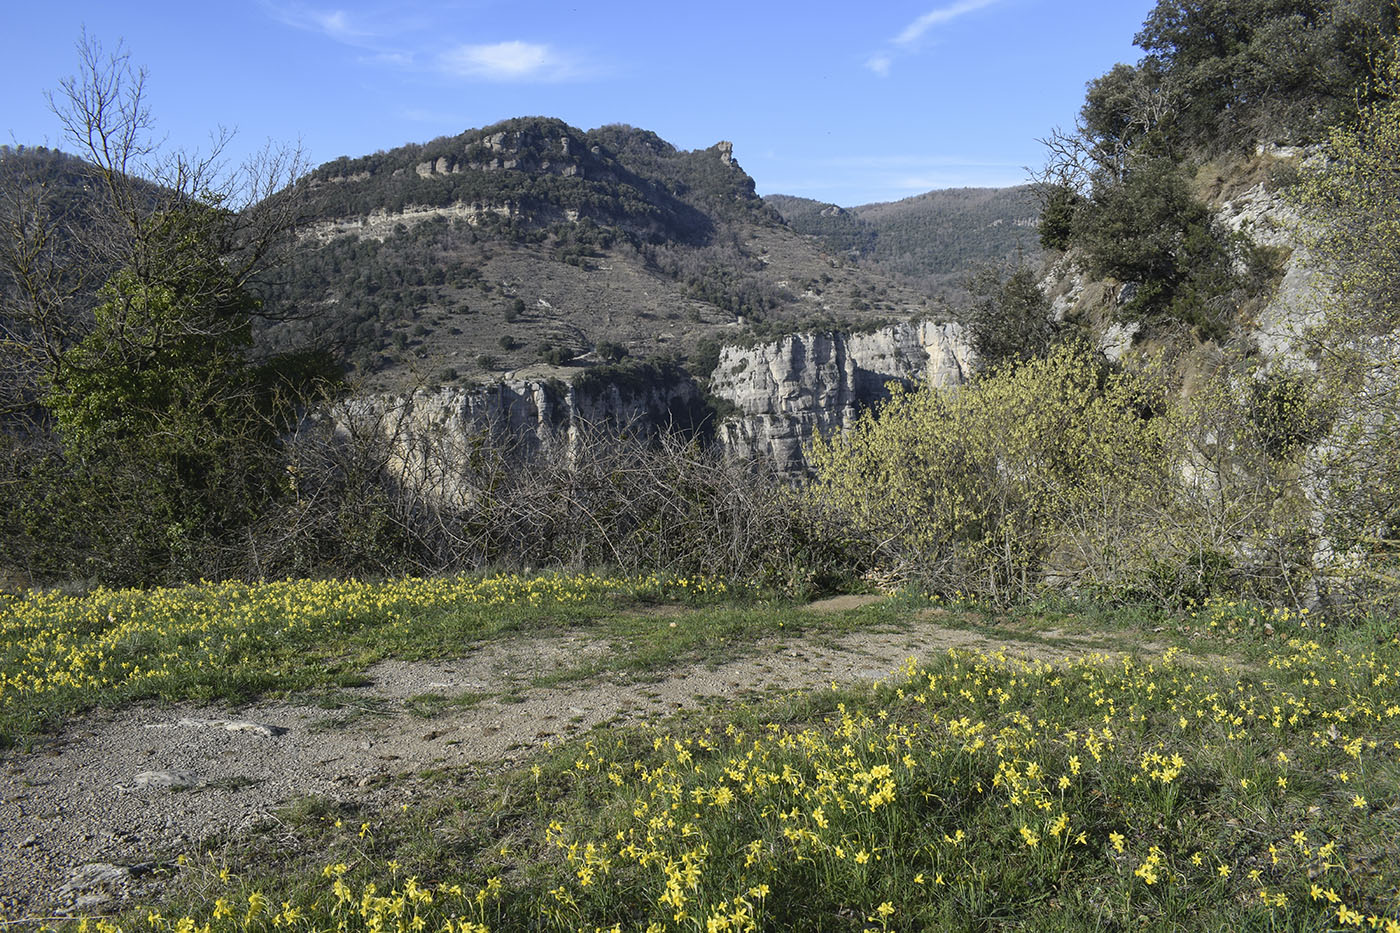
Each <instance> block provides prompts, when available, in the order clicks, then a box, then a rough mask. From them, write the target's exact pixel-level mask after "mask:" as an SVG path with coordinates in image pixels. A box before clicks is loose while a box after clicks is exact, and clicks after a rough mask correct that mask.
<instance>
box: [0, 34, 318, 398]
mask: <svg viewBox="0 0 1400 933" xmlns="http://www.w3.org/2000/svg"><path fill="white" fill-rule="evenodd" d="M78 56H79V69H78V72H77V74H75V75H73V76H70V77H68V78H65V79H63V80H62V81H61V82H60V84H59V88H58V90H57V91H55V92H53V93H51V94H49V105H50V108H51V109H52V110H53V112H54V114H55V115H56V116H57V117H58V119H59V122H60V125H61V127H62V130H63V141H64V144H65V146H66V147H68V148H71V149H72V151H73V154H74V155H76V156H77V157H78V160H80V161H77V162H74V163H72V164H71V165H70V169H71V173H72V174H76V175H78V176H81V177H80V178H79V179H77V180H75V184H78V185H81V187H82V189H83V190H82V192H81V196H80V198H77V199H75V198H74V197H73V196H72V195H73V192H71V191H69V192H66V194H67V195H68V196H67V197H63V196H62V195H64V194H65V192H60V191H57V190H56V186H54V185H52V184H48V183H46V181H45V179H43V178H40V177H35V174H36V172H31V171H28V170H27V168H26V164H25V163H26V159H25V158H24V157H23V155H24V154H23V152H22V151H18V150H17V151H11V152H9V153H8V154H7V155H6V159H5V161H10V160H13V162H12V163H11V164H10V165H9V166H5V169H6V170H5V171H3V172H0V239H2V240H3V241H2V242H0V349H3V351H4V353H3V356H4V359H5V361H6V362H5V366H4V372H3V374H0V375H3V377H4V380H5V387H6V391H5V392H4V394H3V395H0V406H5V407H6V408H9V409H13V408H14V407H15V406H17V405H21V404H24V400H25V399H28V398H30V397H31V396H32V394H33V389H34V385H35V383H36V381H37V380H39V379H41V378H42V377H43V375H44V374H45V373H52V372H53V371H54V369H55V368H56V366H57V365H58V363H59V360H60V357H61V356H62V354H63V352H64V350H65V349H66V348H67V347H69V346H71V345H72V344H73V342H74V341H75V340H77V339H79V338H80V337H81V336H82V335H83V333H84V332H85V331H86V329H87V328H88V327H89V326H90V319H89V312H90V310H91V308H92V306H93V304H94V303H95V300H94V296H95V295H96V293H97V292H98V291H99V290H100V289H101V287H102V285H103V283H104V282H105V281H106V280H107V279H108V278H109V277H110V276H111V275H112V274H113V272H115V271H116V270H118V269H124V270H127V271H128V272H129V273H130V275H131V276H132V277H134V278H135V279H136V280H137V281H139V282H142V283H143V284H153V283H170V282H178V283H180V287H181V288H183V289H186V290H189V289H193V290H194V292H193V293H186V294H185V295H184V296H183V298H184V300H185V302H186V303H187V304H188V305H189V306H192V307H193V306H210V307H217V306H218V305H219V304H220V303H221V301H222V300H224V299H225V298H226V295H223V294H215V293H212V291H211V293H209V294H201V293H199V291H198V290H199V289H207V290H216V289H217V290H222V291H224V292H228V291H236V290H242V289H246V288H248V287H250V286H251V285H252V284H253V283H254V282H255V280H256V279H257V277H258V276H260V275H263V274H265V273H266V272H267V271H268V270H269V269H270V268H272V267H274V266H276V265H278V264H279V263H280V262H281V261H282V260H283V259H284V258H285V257H286V255H287V253H288V251H289V249H290V248H291V246H292V245H293V244H294V234H295V231H296V228H297V226H298V223H299V222H300V220H301V211H302V209H303V206H302V203H301V200H300V198H299V197H298V195H297V193H296V192H297V189H296V187H295V184H294V183H295V182H296V180H297V179H298V177H299V176H300V175H301V174H302V173H303V172H304V170H305V168H306V163H305V159H304V157H303V155H302V153H301V152H300V151H299V150H298V149H289V148H278V147H275V146H272V145H270V144H269V145H268V146H267V147H265V148H263V149H262V150H261V151H260V152H258V153H256V154H255V155H253V156H252V157H251V158H249V159H247V160H246V161H244V162H242V164H239V165H237V166H235V167H232V168H230V167H229V165H228V159H227V157H226V154H227V152H228V150H229V147H230V144H231V142H232V140H233V135H232V133H230V132H229V131H227V130H224V129H220V130H218V131H216V132H215V133H214V134H213V136H212V138H211V145H210V147H209V149H208V151H207V152H203V153H190V152H183V151H167V150H166V149H165V148H164V147H163V145H162V140H161V139H160V138H159V137H157V135H156V128H155V121H154V119H153V117H152V116H151V112H150V108H149V106H148V103H147V97H148V93H147V74H146V71H145V69H142V68H135V67H133V66H132V64H131V62H130V57H129V54H128V53H127V51H126V50H125V49H124V48H123V47H121V46H120V45H119V46H118V47H117V48H116V50H115V51H113V52H110V53H109V52H107V51H105V50H104V49H103V47H102V44H101V43H100V42H99V41H98V40H97V39H95V38H92V37H90V36H88V35H86V34H84V35H83V37H82V38H81V40H80V41H79V43H78ZM37 168H39V169H42V168H44V166H37ZM172 225H173V226H175V227H178V228H179V232H178V233H177V234H173V233H172V229H173V227H172ZM191 236H193V237H196V238H198V240H199V241H200V243H201V249H200V250H191V249H189V246H188V241H189V237H191ZM209 256H212V257H214V258H215V259H216V260H217V261H218V263H219V264H220V265H221V268H222V273H223V274H221V275H219V276H201V275H199V274H197V273H198V272H199V271H200V270H198V269H194V268H191V267H190V266H191V263H192V262H199V261H204V260H205V259H207V258H208V257H209ZM254 311H255V313H258V314H264V315H267V314H271V313H273V312H271V311H269V310H268V309H263V308H255V309H254ZM118 323H119V324H120V322H118ZM183 326H184V327H186V328H188V329H190V330H191V331H192V332H194V333H207V334H209V335H211V336H212V335H214V333H215V332H217V330H218V329H219V328H222V327H236V326H240V324H239V322H238V321H236V320H232V319H222V320H221V319H220V318H219V317H218V316H217V315H213V316H205V317H195V316H191V317H189V318H188V319H187V320H185V321H184V323H183ZM124 336H125V334H124V333H123V329H122V328H121V327H120V326H118V328H117V329H116V332H115V334H114V337H115V339H116V340H117V341H118V342H120V341H121V340H122V339H123V338H124Z"/></svg>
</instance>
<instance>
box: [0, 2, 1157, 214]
mask: <svg viewBox="0 0 1400 933" xmlns="http://www.w3.org/2000/svg"><path fill="white" fill-rule="evenodd" d="M1153 6H1154V3H1153V2H1152V0H878V2H865V3H860V2H822V0H812V2H805V3H793V2H786V0H782V2H765V0H748V2H735V0H706V2H696V3H664V2H658V3H645V2H635V0H578V2H571V0H563V2H547V0H536V2H530V0H438V2H431V3H427V2H419V0H407V2H398V3H380V2H371V0H340V2H337V0H308V2H304V3H303V2H293V0H248V2H242V0H224V2H213V3H199V2H194V3H191V2H188V0H183V2H180V3H165V2H139V0H135V2H111V0H106V2H92V0H64V2H61V3H52V4H50V3H25V4H18V3H12V4H7V5H6V10H5V12H4V13H3V14H0V60H3V61H5V63H6V66H7V67H6V79H5V81H4V82H3V85H2V86H0V138H3V140H4V141H6V142H10V143H21V144H31V145H42V144H47V145H58V146H60V147H61V148H71V146H67V145H65V144H64V143H63V141H62V139H61V138H60V136H59V131H58V127H57V122H56V120H55V119H54V117H53V116H52V114H50V113H49V112H48V111H47V107H46V104H45V101H44V91H45V90H49V89H53V88H56V87H57V86H58V83H59V80H60V79H61V78H63V77H64V76H66V75H69V74H72V73H73V72H74V71H75V69H76V67H77V61H78V59H77V55H76V53H75V51H74V44H75V42H76V41H77V39H78V37H79V35H80V33H81V30H82V29H83V28H84V27H86V29H87V31H88V33H89V34H90V35H92V36H95V37H97V38H98V39H100V40H101V41H102V42H103V43H104V45H105V46H107V47H108V48H111V47H114V46H115V45H116V43H117V42H118V41H122V42H124V43H125V46H126V48H127V50H128V51H129V52H130V55H131V60H132V62H133V63H136V64H140V65H144V66H145V67H146V68H147V70H148V71H149V75H150V77H149V84H148V88H149V102H150V105H151V109H152V111H153V113H154V115H155V117H156V119H157V121H158V123H159V127H160V130H161V132H162V133H163V134H164V135H165V137H166V140H167V144H168V145H170V146H175V147H180V148H185V149H198V148H200V147H203V146H207V142H208V137H209V132H210V130H212V129H214V128H216V127H218V126H225V127H229V128H232V129H236V131H237V139H236V143H235V147H234V150H233V152H234V154H235V155H237V154H240V153H242V152H245V151H251V150H253V149H255V148H259V147H261V146H262V145H264V144H265V143H266V142H267V141H268V140H272V141H274V142H280V143H293V144H295V143H298V142H299V143H300V144H301V145H302V147H303V148H304V149H305V151H306V154H307V155H308V157H309V158H310V160H311V162H312V164H320V163H321V162H324V161H327V160H329V159H333V158H336V157H337V156H341V155H349V156H358V155H364V154H367V153H370V152H374V151H376V150H379V149H391V148H393V147H394V146H397V145H400V144H402V143H406V142H424V141H427V140H429V139H433V138H435V137H438V136H445V135H455V134H457V133H460V132H462V131H463V130H465V129H467V128H470V127H478V126H484V125H487V124H489V123H493V122H496V121H497V120H502V119H506V118H508V117H513V116H523V115H545V116H554V117H559V118H561V119H563V120H565V121H566V122H568V123H570V124H572V125H574V126H577V127H579V128H581V129H590V128H592V127H595V126H600V125H603V124H608V123H628V124H631V125H633V126H638V127H644V128H646V129H649V130H653V131H655V132H656V133H658V134H659V135H660V136H662V137H663V138H665V139H667V140H669V141H670V142H672V143H674V144H675V145H677V146H679V147H680V148H682V149H695V148H704V147H707V146H710V145H713V144H714V143H716V142H718V141H719V140H721V139H727V140H730V141H732V142H733V143H734V155H735V158H736V159H737V160H738V161H739V163H740V164H741V165H742V166H743V167H744V168H745V169H746V170H747V171H748V172H749V174H750V175H752V176H753V177H754V179H755V180H756V181H757V183H758V190H759V192H760V193H761V194H773V193H784V194H798V195H803V196H806V197H811V198H817V199H820V200H823V201H832V202H835V203H838V204H843V205H847V206H851V205H856V204H863V203H869V202H872V201H890V200H896V199H899V198H903V197H908V196H911V195H914V194H918V193H921V192H923V191H927V190H930V189H933V188H947V187H962V186H991V185H1010V184H1017V183H1020V182H1021V181H1023V180H1024V179H1025V171H1024V167H1025V166H1027V165H1037V164H1039V162H1040V161H1041V151H1040V147H1039V146H1038V145H1037V143H1036V142H1035V140H1036V138H1037V137H1041V136H1044V135H1046V133H1047V132H1048V131H1049V130H1050V129H1052V128H1053V127H1055V126H1057V125H1059V126H1067V125H1069V124H1070V123H1071V122H1072V121H1073V119H1074V114H1075V112H1076V111H1077V110H1078V108H1079V106H1080V104H1081V103H1082V101H1083V95H1084V85H1085V82H1086V81H1088V80H1090V79H1092V78H1094V77H1096V76H1097V75H1099V74H1102V73H1103V72H1104V71H1106V70H1107V69H1108V68H1110V67H1111V66H1112V65H1113V64H1114V63H1115V62H1118V61H1136V59H1137V58H1138V55H1139V54H1140V53H1139V50H1137V49H1135V48H1134V47H1133V45H1132V37H1133V35H1134V34H1135V33H1136V32H1137V29H1138V27H1139V26H1140V25H1141V23H1142V20H1143V19H1144V18H1145V17H1146V15H1147V13H1148V11H1149V10H1150V9H1151V8H1152V7H1153Z"/></svg>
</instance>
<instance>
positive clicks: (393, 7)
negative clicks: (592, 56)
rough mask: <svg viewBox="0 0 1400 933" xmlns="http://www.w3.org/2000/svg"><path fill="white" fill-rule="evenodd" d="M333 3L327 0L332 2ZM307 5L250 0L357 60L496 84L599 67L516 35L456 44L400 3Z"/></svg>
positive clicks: (293, 0) (575, 74)
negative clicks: (341, 47) (346, 49)
mask: <svg viewBox="0 0 1400 933" xmlns="http://www.w3.org/2000/svg"><path fill="white" fill-rule="evenodd" d="M332 2H335V0H332ZM341 2H344V3H345V4H346V7H347V8H348V9H347V8H341V7H339V6H337V7H322V6H313V5H311V4H309V3H306V2H302V0H258V4H259V6H261V7H262V9H263V11H264V12H265V13H266V14H267V15H268V16H269V17H271V18H272V19H274V20H276V21H277V22H279V23H281V24H283V25H284V26H289V27H291V28H294V29H300V30H304V31H306V32H310V33H314V34H316V35H319V36H323V37H325V38H327V39H330V40H332V41H334V42H338V43H340V44H342V45H346V46H349V47H351V48H354V49H357V50H359V51H360V52H361V54H360V55H359V56H358V57H357V58H356V61H357V62H358V63H359V64H362V65H373V66H378V67H388V68H394V69H398V70H401V71H420V70H430V71H435V72H437V73H439V74H445V75H448V76H450V77H454V78H462V79H468V80H484V81H498V82H537V83H539V82H555V81H566V80H573V79H580V78H588V77H596V76H597V75H599V74H601V73H603V72H604V71H605V70H606V69H603V68H601V67H599V66H598V65H597V64H595V63H593V62H591V61H589V60H588V59H586V58H585V57H583V56H581V55H577V54H572V53H568V52H565V51H562V50H560V49H559V48H556V47H555V46H553V45H549V44H546V43H540V42H530V41H524V40H520V39H515V40H509V41H501V42H462V41H460V38H459V37H454V36H453V35H452V32H453V29H452V27H445V28H444V24H443V22H442V18H441V16H440V15H438V14H440V12H441V11H440V10H439V11H437V12H436V13H434V12H425V11H424V10H423V9H421V8H420V7H421V4H417V3H413V2H408V3H404V2H402V0H400V2H395V3H392V4H388V3H382V2H381V3H370V4H367V5H357V4H356V0H341Z"/></svg>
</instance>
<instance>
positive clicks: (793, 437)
mask: <svg viewBox="0 0 1400 933" xmlns="http://www.w3.org/2000/svg"><path fill="white" fill-rule="evenodd" d="M972 364H973V358H972V350H971V348H970V346H969V345H968V343H967V341H966V339H965V338H964V336H963V331H962V327H961V326H960V325H958V324H939V323H934V322H932V321H923V322H919V323H904V324H895V325H893V326H890V327H885V328H881V329H880V330H877V331H874V332H872V333H867V334H840V333H824V334H794V335H792V336H790V337H784V338H782V339H781V340H777V341H775V342H773V343H768V344H763V345H761V346H756V347H749V348H744V347H725V348H724V349H723V350H722V351H721V352H720V361H719V366H718V367H717V368H716V369H715V372H714V375H713V376H712V377H711V379H710V392H711V393H712V394H713V395H714V396H715V397H716V398H719V399H723V400H724V401H727V402H729V403H731V404H732V405H734V406H735V408H737V409H738V412H737V414H735V415H734V416H732V417H730V418H728V419H726V420H725V421H724V423H723V424H721V425H720V436H719V441H720V443H722V444H723V445H724V446H725V447H726V448H727V449H729V450H730V451H732V452H733V453H735V454H739V455H742V456H751V457H767V458H769V459H771V460H772V461H773V462H774V463H776V464H777V466H778V468H779V469H780V470H782V471H784V472H786V473H791V474H800V473H803V472H805V471H806V469H807V458H806V451H805V448H806V446H807V444H809V443H810V441H811V439H812V437H813V435H814V434H816V433H817V432H819V431H821V432H825V431H830V430H833V429H837V428H843V427H847V426H849V425H850V424H851V423H852V421H853V420H854V419H855V417H856V416H857V415H858V414H859V413H860V412H861V411H862V410H864V409H865V408H868V407H869V406H871V405H872V404H874V403H875V402H877V401H879V400H881V399H883V398H885V397H887V395H888V391H887V389H886V388H885V387H886V384H887V383H889V382H892V381H896V382H902V383H904V384H906V385H912V384H914V383H918V382H921V381H927V382H929V383H930V384H932V385H935V386H953V385H958V384H960V383H962V382H964V381H965V380H966V379H967V377H968V376H969V375H970V374H971V371H972Z"/></svg>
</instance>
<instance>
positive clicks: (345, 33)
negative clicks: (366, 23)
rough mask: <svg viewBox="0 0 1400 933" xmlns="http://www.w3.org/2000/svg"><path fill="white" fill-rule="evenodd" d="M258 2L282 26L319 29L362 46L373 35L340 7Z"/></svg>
mask: <svg viewBox="0 0 1400 933" xmlns="http://www.w3.org/2000/svg"><path fill="white" fill-rule="evenodd" d="M261 5H262V8H263V9H264V10H265V11H267V14H268V15H269V16H271V17H272V18H273V19H275V20H277V21H278V22H279V23H282V24H283V25H284V26H291V27H293V28H295V29H304V30H306V31H307V32H315V33H320V34H321V35H323V36H325V37H327V38H329V39H334V40H335V41H336V42H343V43H345V44H347V45H355V46H363V45H366V44H368V43H369V42H370V41H371V40H373V39H374V38H375V34H374V32H373V31H372V30H370V29H367V28H365V27H363V26H360V25H357V24H355V23H354V22H352V21H351V16H350V14H349V13H347V12H346V11H344V10H320V9H316V8H314V7H308V6H304V5H302V4H299V3H293V4H279V3H273V2H269V0H264V2H263V3H262V4H261Z"/></svg>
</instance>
